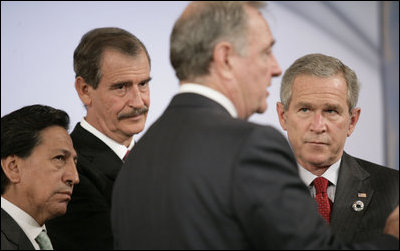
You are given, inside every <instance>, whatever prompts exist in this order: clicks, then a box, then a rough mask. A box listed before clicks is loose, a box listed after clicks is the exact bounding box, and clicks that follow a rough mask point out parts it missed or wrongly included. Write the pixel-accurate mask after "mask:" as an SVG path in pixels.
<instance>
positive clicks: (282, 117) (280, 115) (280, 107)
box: [276, 102, 286, 131]
mask: <svg viewBox="0 0 400 251" xmlns="http://www.w3.org/2000/svg"><path fill="white" fill-rule="evenodd" d="M276 112H277V113H278V118H279V123H280V124H281V127H282V129H283V130H285V131H286V114H285V107H284V105H283V104H282V103H281V102H276Z"/></svg>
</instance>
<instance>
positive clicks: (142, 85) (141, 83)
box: [139, 81, 149, 87]
mask: <svg viewBox="0 0 400 251" xmlns="http://www.w3.org/2000/svg"><path fill="white" fill-rule="evenodd" d="M148 84H149V82H148V81H143V82H140V83H139V86H141V87H145V86H147V85H148Z"/></svg>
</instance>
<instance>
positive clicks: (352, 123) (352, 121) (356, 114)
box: [347, 107, 361, 137]
mask: <svg viewBox="0 0 400 251" xmlns="http://www.w3.org/2000/svg"><path fill="white" fill-rule="evenodd" d="M360 114H361V108H359V107H356V108H354V109H353V110H352V111H351V115H350V116H351V117H350V125H349V129H348V130H347V137H350V135H351V134H352V133H353V132H354V129H355V128H356V125H357V122H358V119H359V118H360Z"/></svg>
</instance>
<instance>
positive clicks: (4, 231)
mask: <svg viewBox="0 0 400 251" xmlns="http://www.w3.org/2000/svg"><path fill="white" fill-rule="evenodd" d="M18 249H24V250H27V249H29V250H35V248H34V247H33V245H32V243H31V241H30V240H29V239H28V237H27V236H26V234H25V233H24V231H23V230H22V228H21V227H20V226H19V225H18V223H17V222H16V221H15V220H14V219H13V218H12V217H11V216H10V215H9V214H8V213H7V212H6V211H4V210H3V209H1V250H18Z"/></svg>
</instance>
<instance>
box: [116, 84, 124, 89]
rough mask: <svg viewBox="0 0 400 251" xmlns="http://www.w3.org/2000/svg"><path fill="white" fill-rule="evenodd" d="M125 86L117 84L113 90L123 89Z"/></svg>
mask: <svg viewBox="0 0 400 251" xmlns="http://www.w3.org/2000/svg"><path fill="white" fill-rule="evenodd" d="M126 86H127V83H122V84H118V85H116V88H115V89H124V88H125V87H126Z"/></svg>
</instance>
